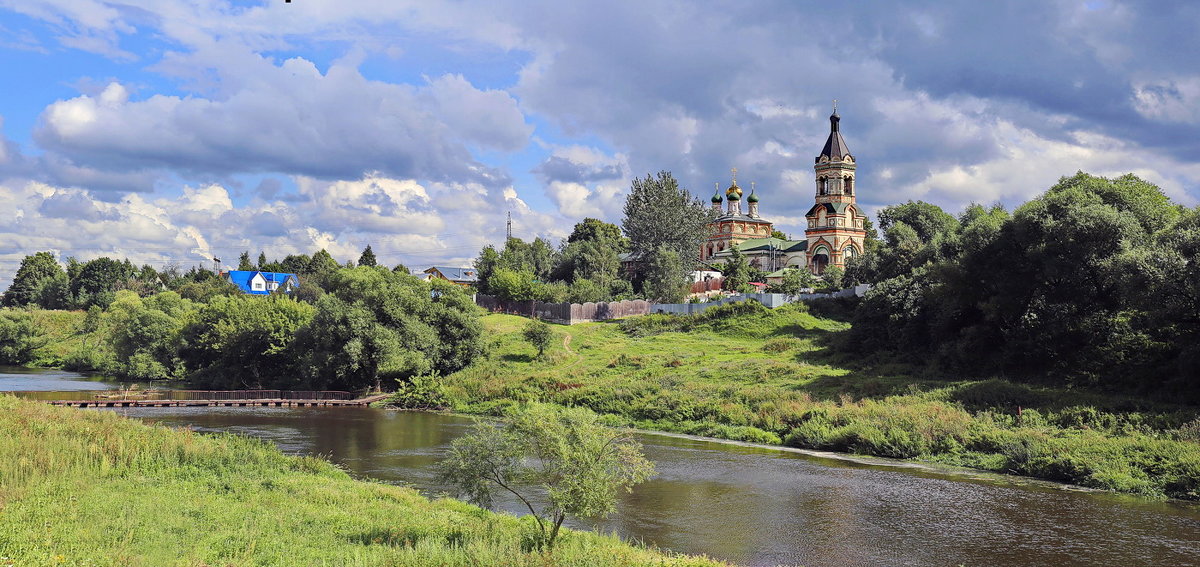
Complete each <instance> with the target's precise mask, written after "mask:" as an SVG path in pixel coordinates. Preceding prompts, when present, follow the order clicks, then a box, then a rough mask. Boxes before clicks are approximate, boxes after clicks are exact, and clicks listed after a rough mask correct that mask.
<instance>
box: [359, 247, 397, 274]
mask: <svg viewBox="0 0 1200 567" xmlns="http://www.w3.org/2000/svg"><path fill="white" fill-rule="evenodd" d="M377 263H378V262H376V261H375V251H373V250H371V245H370V244H368V245H367V247H366V248H363V251H362V255H360V256H359V257H358V265H359V266H366V267H368V268H369V267H372V266H375V265H376V264H377ZM405 273H408V270H405Z"/></svg>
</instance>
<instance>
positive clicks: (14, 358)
mask: <svg viewBox="0 0 1200 567" xmlns="http://www.w3.org/2000/svg"><path fill="white" fill-rule="evenodd" d="M42 344H43V340H42V338H41V333H40V332H39V330H38V328H37V327H36V326H35V325H34V324H33V317H32V315H31V314H30V312H28V311H18V310H13V309H0V364H25V363H27V362H29V361H30V360H33V352H34V350H36V349H37V348H39V347H40V346H42Z"/></svg>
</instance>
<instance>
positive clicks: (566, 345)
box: [563, 333, 579, 356]
mask: <svg viewBox="0 0 1200 567" xmlns="http://www.w3.org/2000/svg"><path fill="white" fill-rule="evenodd" d="M563 350H565V351H567V354H573V355H575V356H579V353H577V352H575V351H573V350H571V333H567V336H565V337H563Z"/></svg>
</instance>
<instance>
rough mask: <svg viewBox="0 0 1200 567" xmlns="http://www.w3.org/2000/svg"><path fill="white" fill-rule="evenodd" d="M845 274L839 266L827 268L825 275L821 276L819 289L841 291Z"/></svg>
mask: <svg viewBox="0 0 1200 567" xmlns="http://www.w3.org/2000/svg"><path fill="white" fill-rule="evenodd" d="M845 274H846V271H845V270H844V269H842V267H841V266H829V267H828V268H826V269H825V273H824V274H821V288H822V289H824V290H825V291H837V290H840V289H842V278H843V277H844V276H845Z"/></svg>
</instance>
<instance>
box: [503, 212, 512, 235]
mask: <svg viewBox="0 0 1200 567" xmlns="http://www.w3.org/2000/svg"><path fill="white" fill-rule="evenodd" d="M509 240H512V211H509V212H508V230H507V231H506V236H505V239H504V242H508V241H509Z"/></svg>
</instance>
